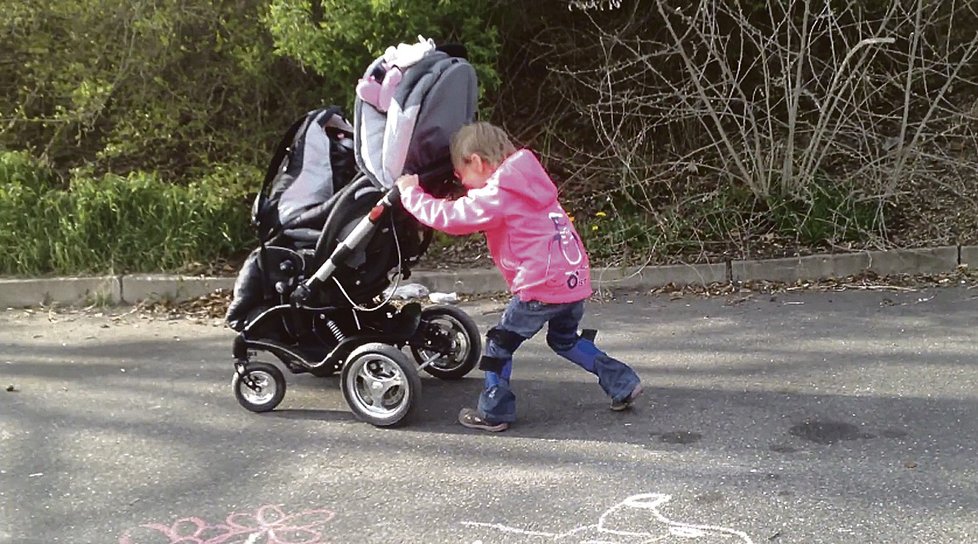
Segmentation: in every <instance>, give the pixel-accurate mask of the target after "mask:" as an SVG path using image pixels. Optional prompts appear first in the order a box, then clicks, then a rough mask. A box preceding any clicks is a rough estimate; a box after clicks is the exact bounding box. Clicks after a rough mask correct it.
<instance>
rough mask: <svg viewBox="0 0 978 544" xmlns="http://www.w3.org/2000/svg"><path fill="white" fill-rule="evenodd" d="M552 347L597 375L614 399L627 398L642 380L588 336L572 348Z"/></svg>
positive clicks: (558, 353) (603, 387)
mask: <svg viewBox="0 0 978 544" xmlns="http://www.w3.org/2000/svg"><path fill="white" fill-rule="evenodd" d="M551 348H553V349H554V351H555V352H556V353H557V355H560V356H561V357H563V358H565V359H567V360H568V361H570V362H572V363H574V364H575V365H577V366H579V367H581V368H583V369H584V370H587V371H588V372H590V373H591V374H594V375H595V376H597V377H598V385H600V386H601V389H603V390H604V392H605V393H606V394H607V395H608V396H609V397H611V400H612V401H615V402H621V401H625V400H627V399H628V398H629V396H630V395H631V394H632V391H634V390H635V386H637V385H638V384H639V382H640V381H641V380H639V378H638V375H637V374H635V371H634V370H632V369H631V367H629V366H628V365H626V364H625V363H623V362H621V361H619V360H618V359H615V358H614V357H610V356H608V354H607V353H605V352H603V351H601V350H600V349H598V347H597V346H595V345H594V342H592V341H590V340H588V339H587V338H578V340H577V342H576V343H575V344H574V345H573V346H572V347H571V348H570V349H564V350H558V349H556V348H554V346H551Z"/></svg>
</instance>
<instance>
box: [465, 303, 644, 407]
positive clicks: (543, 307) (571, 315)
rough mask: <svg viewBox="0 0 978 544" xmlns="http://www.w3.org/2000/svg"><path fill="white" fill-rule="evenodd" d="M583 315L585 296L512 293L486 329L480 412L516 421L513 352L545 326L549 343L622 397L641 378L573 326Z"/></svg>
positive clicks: (611, 394) (608, 391) (607, 390)
mask: <svg viewBox="0 0 978 544" xmlns="http://www.w3.org/2000/svg"><path fill="white" fill-rule="evenodd" d="M583 316H584V301H583V300H582V301H578V302H569V303H566V304H546V303H543V302H537V301H529V302H524V301H522V300H520V299H519V297H513V298H512V299H511V300H510V301H509V304H508V305H507V306H506V310H505V311H503V316H502V318H500V320H499V325H497V326H496V327H494V328H492V329H491V330H490V331H489V333H488V334H487V335H486V337H487V339H488V340H487V342H486V348H485V356H484V358H483V364H482V365H481V367H482V368H483V369H484V370H485V371H486V378H485V388H484V389H483V391H482V393H481V394H480V395H479V413H480V415H481V416H482V417H483V418H485V419H486V420H487V421H490V422H493V423H501V422H507V423H511V422H513V421H516V395H514V394H513V391H512V389H511V388H510V384H509V380H510V376H511V375H512V372H513V353H514V352H515V351H516V349H517V348H519V346H520V344H522V343H523V342H525V341H526V340H529V339H530V338H532V337H533V336H534V335H536V333H538V332H540V330H541V329H542V328H543V326H544V325H548V327H547V345H549V346H550V348H551V349H553V350H554V352H555V353H557V354H558V355H560V356H561V357H564V358H565V359H567V360H569V361H571V362H572V363H574V364H576V365H578V366H580V367H581V368H583V369H584V370H587V371H588V372H590V373H591V374H594V375H595V376H597V377H598V384H599V385H600V386H601V388H602V389H603V390H604V392H605V393H606V394H607V395H608V396H609V397H611V398H612V399H613V400H615V401H620V400H624V399H625V398H627V397H628V396H629V395H630V394H631V393H632V390H633V389H635V386H636V385H638V383H639V378H638V375H636V374H635V371H634V370H632V369H631V368H630V367H629V366H628V365H626V364H625V363H623V362H621V361H619V360H617V359H614V358H612V357H609V356H608V355H607V354H606V353H604V352H603V351H601V350H600V349H598V348H597V346H595V345H594V342H592V341H591V340H588V339H587V338H582V337H581V336H580V335H578V333H577V327H578V325H579V324H580V322H581V318H582V317H583Z"/></svg>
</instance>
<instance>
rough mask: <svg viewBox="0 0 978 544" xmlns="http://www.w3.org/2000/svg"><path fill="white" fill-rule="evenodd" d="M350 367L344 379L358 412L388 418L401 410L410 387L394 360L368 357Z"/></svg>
mask: <svg viewBox="0 0 978 544" xmlns="http://www.w3.org/2000/svg"><path fill="white" fill-rule="evenodd" d="M353 365H354V366H353V368H351V369H350V372H349V374H348V375H347V390H348V391H349V392H350V393H351V394H352V401H353V402H354V403H356V405H357V406H358V407H359V408H360V409H361V410H363V411H364V412H367V413H369V414H371V415H374V416H377V417H381V418H387V417H390V416H393V415H395V414H397V413H398V412H399V411H401V410H402V409H403V408H404V405H405V400H406V399H407V397H408V388H409V387H410V386H409V385H408V383H407V377H406V376H405V375H404V371H403V370H402V369H401V367H400V366H399V365H398V364H397V363H396V362H395V361H394V360H393V359H391V358H390V357H387V356H386V355H382V354H379V353H371V354H366V355H363V356H361V357H359V358H357V360H356V361H354V362H353Z"/></svg>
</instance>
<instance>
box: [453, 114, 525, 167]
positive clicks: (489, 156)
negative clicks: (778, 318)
mask: <svg viewBox="0 0 978 544" xmlns="http://www.w3.org/2000/svg"><path fill="white" fill-rule="evenodd" d="M473 153H474V154H476V155H478V156H480V157H482V158H483V159H485V160H486V161H488V162H489V163H490V164H493V165H496V166H498V165H499V164H500V163H502V162H503V161H504V160H506V157H508V156H510V155H512V154H513V153H516V146H514V145H513V142H512V141H510V139H509V135H508V134H506V131H504V130H503V129H501V128H499V127H497V126H496V125H493V124H491V123H486V122H485V121H478V122H475V123H471V124H468V125H465V126H463V127H462V128H461V129H459V131H458V132H456V133H455V135H454V136H453V137H452V164H454V165H455V166H456V167H458V166H461V165H462V164H464V163H466V162H468V161H467V159H468V157H469V156H470V155H472V154H473Z"/></svg>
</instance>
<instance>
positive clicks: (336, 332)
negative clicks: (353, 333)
mask: <svg viewBox="0 0 978 544" xmlns="http://www.w3.org/2000/svg"><path fill="white" fill-rule="evenodd" d="M326 326H327V327H329V330H330V332H332V333H333V336H335V337H336V341H337V342H342V341H343V340H346V335H345V334H343V331H342V330H340V326H339V325H337V324H336V322H335V321H333V320H332V319H327V320H326Z"/></svg>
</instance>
